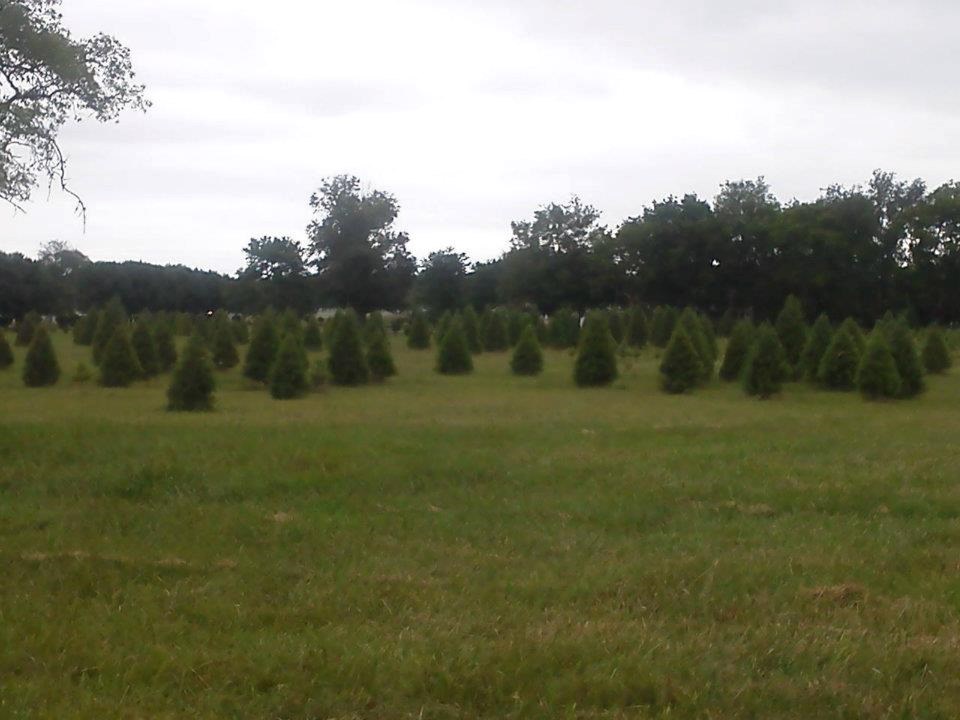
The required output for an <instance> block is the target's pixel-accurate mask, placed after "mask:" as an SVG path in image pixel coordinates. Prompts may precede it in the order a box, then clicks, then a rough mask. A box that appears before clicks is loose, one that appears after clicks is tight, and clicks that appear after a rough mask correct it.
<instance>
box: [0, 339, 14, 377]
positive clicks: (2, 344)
mask: <svg viewBox="0 0 960 720" xmlns="http://www.w3.org/2000/svg"><path fill="white" fill-rule="evenodd" d="M11 365H13V348H11V347H10V343H9V342H7V336H6V335H5V334H4V332H3V330H0V370H6V369H7V368H8V367H10V366H11Z"/></svg>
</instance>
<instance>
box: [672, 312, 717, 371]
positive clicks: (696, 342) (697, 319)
mask: <svg viewBox="0 0 960 720" xmlns="http://www.w3.org/2000/svg"><path fill="white" fill-rule="evenodd" d="M676 324H677V325H682V326H683V329H684V330H685V331H686V333H687V337H688V338H690V342H692V343H693V347H694V349H695V350H696V351H697V354H698V355H699V356H700V368H701V371H702V372H703V377H702V379H703V380H709V379H710V378H712V377H713V368H714V365H715V364H716V361H717V356H716V351H715V348H714V347H713V346H711V344H710V340H709V339H708V337H707V334H706V332H705V331H704V322H703V319H702V317H701V315H700V314H699V313H698V312H697V311H696V310H694V309H693V308H691V307H688V308H685V309H684V311H683V312H682V313H681V314H680V317H679V318H677V323H676Z"/></svg>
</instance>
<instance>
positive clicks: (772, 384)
mask: <svg viewBox="0 0 960 720" xmlns="http://www.w3.org/2000/svg"><path fill="white" fill-rule="evenodd" d="M790 373H791V367H790V364H789V363H788V362H787V355H786V352H785V351H784V349H783V345H782V344H781V343H780V337H779V333H777V332H776V331H775V330H774V329H773V328H772V327H770V326H769V325H767V324H764V325H761V326H760V329H759V330H757V335H756V338H755V339H754V342H753V347H752V348H751V349H750V355H749V356H748V357H747V362H746V365H745V366H744V368H743V389H744V392H746V393H747V395H754V396H756V397H759V398H761V399H764V398H768V397H770V396H771V395H775V394H776V393H778V392H780V389H781V388H782V387H783V383H784V381H785V380H786V379H787V378H788V377H789V376H790Z"/></svg>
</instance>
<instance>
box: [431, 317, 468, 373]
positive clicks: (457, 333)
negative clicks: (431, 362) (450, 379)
mask: <svg viewBox="0 0 960 720" xmlns="http://www.w3.org/2000/svg"><path fill="white" fill-rule="evenodd" d="M436 369H437V372H438V373H441V374H443V375H466V374H468V373H471V372H473V356H472V354H471V352H470V346H469V344H468V343H467V335H466V333H465V332H464V331H463V323H462V322H461V321H460V318H459V317H456V316H455V317H453V318H452V319H451V321H450V323H449V326H448V328H447V331H446V332H445V333H444V335H443V337H442V338H441V339H440V344H439V345H438V347H437V366H436Z"/></svg>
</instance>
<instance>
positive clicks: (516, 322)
mask: <svg viewBox="0 0 960 720" xmlns="http://www.w3.org/2000/svg"><path fill="white" fill-rule="evenodd" d="M505 320H506V323H507V342H508V343H509V345H508V347H513V346H514V345H516V344H517V343H518V342H520V334H521V333H522V332H523V328H524V326H525V325H526V324H527V316H526V314H524V313H522V312H520V311H519V310H508V311H507V312H506V317H505Z"/></svg>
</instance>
